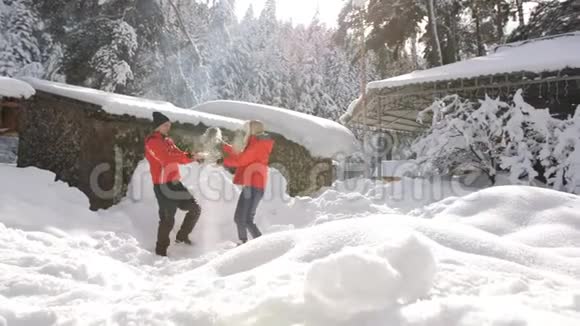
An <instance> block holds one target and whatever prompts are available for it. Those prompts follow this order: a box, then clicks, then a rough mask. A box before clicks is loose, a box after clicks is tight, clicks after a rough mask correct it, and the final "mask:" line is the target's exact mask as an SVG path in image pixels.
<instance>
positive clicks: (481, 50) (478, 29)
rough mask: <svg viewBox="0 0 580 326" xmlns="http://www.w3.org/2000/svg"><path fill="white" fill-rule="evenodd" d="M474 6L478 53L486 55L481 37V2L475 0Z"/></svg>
mask: <svg viewBox="0 0 580 326" xmlns="http://www.w3.org/2000/svg"><path fill="white" fill-rule="evenodd" d="M474 2H475V3H474V6H473V19H474V20H475V34H476V39H477V55H478V56H482V55H485V49H484V48H483V40H482V37H481V18H480V17H479V3H477V1H474Z"/></svg>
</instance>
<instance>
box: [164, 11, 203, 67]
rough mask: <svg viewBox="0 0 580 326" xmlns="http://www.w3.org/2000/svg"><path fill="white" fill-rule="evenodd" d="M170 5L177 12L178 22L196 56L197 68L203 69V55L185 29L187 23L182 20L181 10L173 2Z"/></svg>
mask: <svg viewBox="0 0 580 326" xmlns="http://www.w3.org/2000/svg"><path fill="white" fill-rule="evenodd" d="M168 2H169V4H170V5H171V7H173V9H174V10H175V14H176V15H177V21H178V22H179V26H180V27H181V30H182V31H183V33H184V34H185V36H186V37H187V39H188V41H189V44H190V45H191V50H192V52H193V56H194V58H193V59H194V61H195V63H196V66H198V67H201V55H200V54H199V49H198V48H197V45H195V42H194V41H193V38H192V37H191V35H189V32H188V31H187V28H186V27H185V23H184V22H183V19H182V18H181V13H180V12H179V8H177V6H175V4H174V3H173V1H172V0H168Z"/></svg>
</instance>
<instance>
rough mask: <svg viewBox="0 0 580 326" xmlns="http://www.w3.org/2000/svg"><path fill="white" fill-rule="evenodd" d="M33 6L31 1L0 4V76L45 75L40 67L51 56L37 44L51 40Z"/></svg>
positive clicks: (1, 2)
mask: <svg viewBox="0 0 580 326" xmlns="http://www.w3.org/2000/svg"><path fill="white" fill-rule="evenodd" d="M32 4H33V3H32V1H31V0H12V1H0V75H3V76H23V75H26V76H33V77H43V75H44V73H45V69H44V66H43V64H44V63H45V61H46V60H49V58H50V56H49V55H48V54H47V51H43V50H41V48H40V43H41V42H42V41H47V40H48V41H50V39H49V38H47V37H46V36H45V35H44V33H43V31H42V25H41V22H40V20H39V18H38V16H37V14H36V12H35V11H34V9H33V7H32ZM45 45H46V44H45ZM47 50H48V49H47Z"/></svg>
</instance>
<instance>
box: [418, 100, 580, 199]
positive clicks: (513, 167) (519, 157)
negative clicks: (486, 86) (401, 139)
mask: <svg viewBox="0 0 580 326" xmlns="http://www.w3.org/2000/svg"><path fill="white" fill-rule="evenodd" d="M428 116H431V117H432V125H431V127H430V128H429V130H428V131H427V132H426V133H425V134H424V135H423V136H422V137H420V138H419V139H417V140H416V141H415V143H414V144H413V145H412V151H413V152H414V153H415V155H416V156H417V162H418V163H419V164H420V166H421V170H422V171H421V172H422V173H423V174H426V175H428V174H454V173H456V172H458V171H459V170H462V169H477V170H480V171H482V172H484V173H485V174H487V175H488V176H489V178H490V180H491V181H492V183H494V182H495V176H496V174H497V172H498V170H500V169H501V170H504V171H507V172H509V174H510V181H511V182H512V183H524V184H531V183H532V181H534V179H536V178H538V177H542V178H543V179H544V180H546V182H547V184H548V185H549V186H551V187H553V188H555V189H558V190H565V191H569V192H577V188H578V186H579V185H580V113H579V110H577V111H576V114H575V116H574V117H572V118H569V119H568V120H558V119H556V118H553V117H552V116H551V115H550V113H549V111H548V110H547V109H536V108H534V107H532V106H531V105H529V104H528V103H526V102H525V101H524V98H523V96H522V90H518V91H517V92H516V93H515V94H514V97H513V100H512V101H511V102H510V103H506V102H503V101H500V100H499V99H492V98H489V97H486V98H485V99H484V100H481V101H479V103H473V102H470V101H468V100H465V99H461V98H460V97H459V96H457V95H451V96H447V97H445V98H443V99H440V100H437V101H435V102H434V103H433V104H432V105H431V106H430V107H428V108H427V109H425V110H423V111H422V112H421V113H420V114H419V120H420V121H423V120H424V119H425V118H427V117H428Z"/></svg>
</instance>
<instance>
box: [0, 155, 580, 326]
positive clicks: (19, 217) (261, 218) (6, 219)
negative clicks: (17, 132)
mask: <svg viewBox="0 0 580 326" xmlns="http://www.w3.org/2000/svg"><path fill="white" fill-rule="evenodd" d="M147 169H148V166H147V164H146V163H145V164H142V165H140V166H139V168H138V170H137V171H136V173H135V176H134V179H133V182H132V184H131V187H130V188H131V189H130V191H129V195H128V197H127V199H126V200H124V201H123V202H122V203H120V204H119V205H117V206H115V207H113V208H112V209H110V210H108V211H100V212H90V211H88V210H87V209H86V208H87V207H88V202H87V199H86V198H85V197H84V196H83V195H82V194H81V193H80V192H79V191H77V190H76V189H74V188H69V187H68V186H66V185H65V184H63V183H54V181H53V180H54V175H52V174H51V173H49V172H46V171H41V170H38V169H35V168H27V169H17V168H16V167H14V166H12V165H1V164H0V180H1V181H2V182H1V183H0V325H10V326H11V325H26V326H28V325H196V326H197V325H201V326H203V325H224V326H225V325H276V326H278V325H287V326H297V325H304V326H306V325H308V326H314V325H316V326H318V325H320V326H323V325H348V326H350V325H352V326H355V325H357V326H358V325H370V326H375V325H376V326H379V325H381V326H384V325H417V326H419V325H421V326H453V325H469V326H471V325H474V326H475V325H477V326H479V325H494V326H499V325H501V326H507V325H509V326H519V325H538V326H540V325H541V326H544V325H570V326H572V325H574V326H576V325H578V321H579V320H580V240H579V239H580V197H578V196H575V195H569V194H565V193H559V192H555V191H551V190H546V189H540V188H532V187H521V186H503V187H496V188H489V189H486V190H481V191H475V190H474V189H469V188H466V187H463V186H462V185H461V184H460V183H457V182H450V181H443V180H413V179H404V180H403V181H402V182H400V183H396V184H375V183H372V182H370V181H368V180H366V181H365V180H353V181H349V182H341V183H338V184H336V185H335V186H333V187H331V188H328V189H324V190H323V191H321V193H320V194H318V196H316V197H315V198H306V197H304V198H294V199H291V198H288V197H287V196H285V195H284V194H283V193H282V192H281V191H280V189H282V188H283V185H284V180H283V179H282V178H281V177H280V175H279V174H277V173H275V171H274V173H273V174H274V177H273V178H272V181H271V185H270V190H269V192H268V193H267V195H266V199H265V201H264V203H263V205H262V206H261V207H260V208H259V211H258V218H257V222H258V224H259V225H260V226H261V227H263V230H264V231H265V233H266V234H265V236H264V237H262V238H260V239H257V240H254V241H251V242H250V243H248V244H247V245H244V246H242V247H239V248H232V243H231V241H232V240H234V234H235V230H234V224H233V222H232V221H231V220H232V213H233V209H234V206H235V196H236V195H237V192H238V190H237V189H236V188H235V187H234V186H233V185H232V184H231V176H230V175H229V174H228V173H226V172H224V171H223V170H222V169H221V168H218V167H214V166H207V165H206V166H200V165H197V164H192V165H190V166H187V167H186V168H185V169H184V171H183V173H184V175H187V177H186V178H185V184H186V185H187V186H188V187H190V188H191V190H192V191H193V192H194V193H195V195H196V197H197V198H198V200H199V202H200V203H201V205H202V207H203V213H202V217H201V220H200V224H199V225H198V227H197V228H196V230H195V231H194V233H193V234H192V238H193V239H194V241H195V242H196V246H194V247H193V248H189V247H185V246H172V247H170V249H169V250H170V258H159V257H156V256H155V255H153V254H152V253H151V252H150V250H151V249H152V248H153V244H154V239H153V238H154V235H155V232H156V227H157V216H156V210H157V207H156V203H155V201H154V199H153V194H152V189H151V181H150V178H149V176H148V170H147ZM182 217H183V213H180V214H178V223H179V222H180V221H181V218H182Z"/></svg>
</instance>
